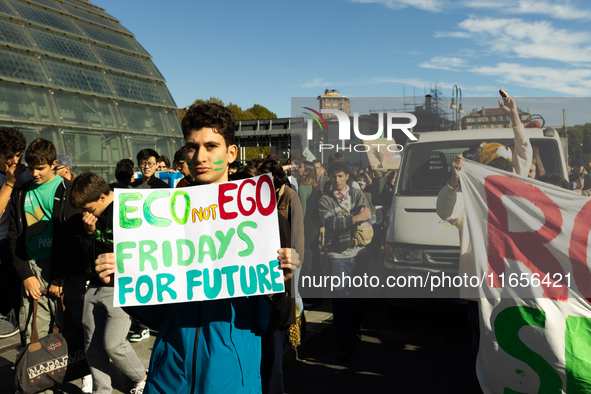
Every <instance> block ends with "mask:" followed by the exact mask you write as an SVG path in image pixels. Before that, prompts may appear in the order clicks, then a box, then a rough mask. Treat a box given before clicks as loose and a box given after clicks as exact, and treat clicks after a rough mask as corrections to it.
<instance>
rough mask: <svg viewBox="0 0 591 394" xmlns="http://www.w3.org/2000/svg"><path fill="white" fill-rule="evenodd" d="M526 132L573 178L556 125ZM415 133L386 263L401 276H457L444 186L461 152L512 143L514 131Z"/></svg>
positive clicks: (549, 163) (544, 156) (456, 248)
mask: <svg viewBox="0 0 591 394" xmlns="http://www.w3.org/2000/svg"><path fill="white" fill-rule="evenodd" d="M525 130H526V133H527V134H528V135H529V138H530V142H531V144H532V147H533V149H534V152H535V153H538V154H539V156H540V158H541V160H542V163H543V165H544V168H545V170H546V173H552V172H556V173H558V174H561V175H562V176H564V177H565V179H567V180H568V174H567V168H566V160H565V155H564V152H563V149H562V144H561V141H560V138H559V136H558V132H557V131H556V130H554V129H552V128H545V129H525ZM415 136H416V137H417V138H418V141H409V142H408V143H407V144H406V146H405V148H404V156H403V158H402V162H401V165H400V170H399V173H398V179H397V180H396V186H395V192H394V198H393V200H392V207H391V209H390V224H389V226H388V232H387V235H386V245H385V251H384V252H385V253H384V260H385V261H384V265H385V268H386V269H387V270H386V271H388V270H395V271H396V274H397V275H401V274H402V275H412V274H415V275H416V274H423V275H426V274H427V273H428V272H430V273H432V274H439V273H442V272H445V273H446V274H448V275H455V274H457V273H458V267H459V261H460V242H459V235H458V229H457V228H456V227H454V226H452V225H450V224H449V223H448V222H447V221H444V220H441V219H440V218H439V216H437V213H436V212H435V206H436V201H437V195H438V193H439V190H441V188H442V187H443V186H445V184H446V183H447V181H448V180H449V179H450V177H451V172H450V171H451V163H452V162H453V160H454V159H455V157H456V156H457V155H458V154H460V153H462V154H463V155H464V157H465V158H468V159H472V158H473V156H474V152H475V151H476V149H478V147H479V146H480V144H481V143H482V142H500V143H502V144H503V145H506V146H509V147H511V146H513V136H514V133H513V130H512V129H477V130H461V131H443V132H425V133H417V134H415ZM392 273H393V272H392Z"/></svg>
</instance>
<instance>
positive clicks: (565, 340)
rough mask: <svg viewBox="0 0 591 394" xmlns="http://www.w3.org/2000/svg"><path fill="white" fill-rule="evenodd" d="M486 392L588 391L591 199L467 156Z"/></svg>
mask: <svg viewBox="0 0 591 394" xmlns="http://www.w3.org/2000/svg"><path fill="white" fill-rule="evenodd" d="M461 185H462V192H463V198H464V203H465V209H466V219H467V221H468V222H467V223H468V231H469V234H470V239H471V244H472V253H473V256H474V263H475V267H474V268H475V270H476V274H477V275H478V277H484V278H486V280H485V281H484V282H483V285H482V286H481V287H480V288H479V295H480V300H479V304H480V325H481V327H480V331H481V339H480V351H479V354H478V361H477V374H478V378H479V380H480V384H481V387H482V390H483V391H484V392H485V393H566V392H568V393H569V394H572V393H589V392H591V305H590V304H589V302H588V301H587V300H586V299H585V298H588V299H591V291H590V288H591V273H590V270H589V267H588V250H589V232H590V230H591V199H589V198H588V197H583V196H580V195H578V194H576V193H574V192H571V191H568V190H564V189H561V188H558V187H556V186H553V185H549V184H545V183H541V182H538V181H535V180H532V179H529V178H523V177H520V176H517V175H512V174H508V173H507V172H504V171H500V170H497V169H494V168H491V167H488V166H483V165H480V164H476V163H473V162H469V161H466V162H465V165H464V168H463V170H462V171H461Z"/></svg>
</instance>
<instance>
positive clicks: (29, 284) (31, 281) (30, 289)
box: [23, 276, 41, 300]
mask: <svg viewBox="0 0 591 394" xmlns="http://www.w3.org/2000/svg"><path fill="white" fill-rule="evenodd" d="M23 286H25V293H27V297H31V298H33V299H35V300H38V299H39V298H40V297H41V290H40V289H41V283H39V279H37V277H36V276H29V277H28V278H27V279H25V280H23Z"/></svg>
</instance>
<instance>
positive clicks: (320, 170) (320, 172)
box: [314, 163, 324, 177]
mask: <svg viewBox="0 0 591 394" xmlns="http://www.w3.org/2000/svg"><path fill="white" fill-rule="evenodd" d="M314 167H316V175H317V176H318V177H321V176H322V175H324V168H323V167H322V163H314Z"/></svg>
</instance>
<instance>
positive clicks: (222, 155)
mask: <svg viewBox="0 0 591 394" xmlns="http://www.w3.org/2000/svg"><path fill="white" fill-rule="evenodd" d="M185 143H186V146H185V159H186V160H187V164H188V166H189V170H190V171H191V176H192V177H193V179H194V180H195V181H197V182H199V183H201V184H210V183H222V182H227V181H228V164H229V163H232V162H233V161H234V160H235V159H236V153H237V151H238V148H237V147H236V145H231V146H229V147H228V146H226V141H225V140H224V137H222V135H221V134H219V133H217V132H215V131H214V130H213V129H212V128H210V127H204V128H202V129H199V130H192V131H191V132H190V133H189V134H188V135H187V137H186V138H185Z"/></svg>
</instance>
